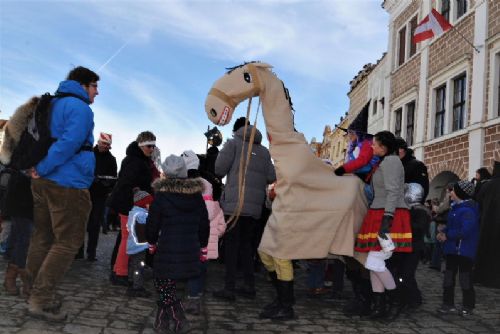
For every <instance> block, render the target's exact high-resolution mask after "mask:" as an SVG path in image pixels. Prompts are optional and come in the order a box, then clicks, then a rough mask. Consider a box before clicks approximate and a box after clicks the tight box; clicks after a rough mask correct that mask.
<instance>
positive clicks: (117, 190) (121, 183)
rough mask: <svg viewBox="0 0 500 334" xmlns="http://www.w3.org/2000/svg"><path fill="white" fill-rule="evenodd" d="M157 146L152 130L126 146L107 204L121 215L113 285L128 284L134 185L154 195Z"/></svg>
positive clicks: (113, 258)
mask: <svg viewBox="0 0 500 334" xmlns="http://www.w3.org/2000/svg"><path fill="white" fill-rule="evenodd" d="M155 147H156V137H155V135H154V134H153V133H151V132H149V131H145V132H141V133H140V134H139V136H137V139H136V141H133V142H132V143H130V145H129V146H128V147H127V156H126V157H125V159H123V161H122V164H121V168H120V173H119V174H118V181H117V182H116V185H115V187H114V188H113V191H112V192H111V195H110V198H109V202H108V206H109V207H110V208H111V209H113V210H114V211H115V212H117V213H119V215H120V240H118V239H117V242H116V244H115V251H116V252H115V251H113V253H114V254H116V261H114V260H115V256H114V255H113V256H112V259H111V263H112V266H113V273H112V275H111V281H112V283H113V284H118V285H125V286H127V285H128V278H127V277H128V256H127V252H126V249H127V238H128V231H127V220H128V213H129V212H130V210H131V209H132V207H133V206H134V189H135V188H139V189H140V190H143V191H146V192H148V193H150V194H152V189H151V183H152V181H153V170H152V168H153V167H154V164H153V161H152V160H151V156H152V154H153V151H154V149H155ZM118 245H119V246H118ZM113 261H114V265H113Z"/></svg>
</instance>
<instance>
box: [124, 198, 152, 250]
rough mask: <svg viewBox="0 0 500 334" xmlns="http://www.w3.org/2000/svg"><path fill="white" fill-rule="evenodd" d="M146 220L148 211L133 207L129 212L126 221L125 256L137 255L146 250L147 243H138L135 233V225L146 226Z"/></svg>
mask: <svg viewBox="0 0 500 334" xmlns="http://www.w3.org/2000/svg"><path fill="white" fill-rule="evenodd" d="M147 218H148V210H146V209H144V208H141V207H139V206H135V205H134V207H133V208H132V210H130V213H129V214H128V220H127V229H128V239H127V254H129V255H130V254H137V253H140V252H142V251H145V250H146V249H148V243H147V242H139V239H138V237H137V235H136V233H135V224H143V225H145V224H146V219H147Z"/></svg>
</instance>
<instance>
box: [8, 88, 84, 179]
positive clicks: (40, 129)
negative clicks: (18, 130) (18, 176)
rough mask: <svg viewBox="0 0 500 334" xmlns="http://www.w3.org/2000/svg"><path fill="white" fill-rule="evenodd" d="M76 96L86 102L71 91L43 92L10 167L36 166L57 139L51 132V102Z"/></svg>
mask: <svg viewBox="0 0 500 334" xmlns="http://www.w3.org/2000/svg"><path fill="white" fill-rule="evenodd" d="M68 96H72V97H76V98H78V99H80V100H82V101H84V102H86V101H85V100H83V98H82V97H80V96H78V95H75V94H70V93H56V95H50V94H49V93H45V94H43V95H42V96H41V97H40V99H39V100H38V103H37V106H36V108H35V111H34V112H33V115H31V117H30V118H29V119H28V125H27V126H26V128H25V129H24V131H23V133H22V134H21V138H20V140H19V143H18V144H17V146H16V148H15V149H14V151H13V152H12V158H11V163H10V165H9V167H11V168H13V169H16V170H23V169H28V168H31V167H33V166H36V165H37V164H38V163H39V162H40V161H41V160H42V159H43V158H44V157H45V156H46V155H47V153H48V152H49V148H50V146H51V145H52V144H53V143H54V142H55V141H56V139H54V138H52V136H51V133H50V116H51V112H52V108H51V102H52V99H54V98H63V97H68Z"/></svg>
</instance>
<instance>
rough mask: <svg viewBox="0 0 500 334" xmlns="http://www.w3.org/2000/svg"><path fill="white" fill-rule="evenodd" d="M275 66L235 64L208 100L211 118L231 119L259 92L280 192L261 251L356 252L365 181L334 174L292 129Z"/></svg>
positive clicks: (295, 254) (304, 255) (285, 255)
mask: <svg viewBox="0 0 500 334" xmlns="http://www.w3.org/2000/svg"><path fill="white" fill-rule="evenodd" d="M271 68H272V66H270V65H268V64H265V63H259V62H252V63H245V64H243V65H241V66H237V67H234V68H232V69H230V70H229V72H227V73H226V74H225V75H224V76H222V77H221V78H220V79H218V80H217V81H216V82H215V83H214V84H213V86H212V89H211V90H210V92H209V93H208V96H207V98H206V101H205V111H206V113H207V114H208V117H209V119H210V120H211V121H212V122H213V123H215V124H217V125H221V126H222V125H226V124H228V123H229V122H230V121H231V118H232V115H233V112H234V110H235V108H236V106H237V105H238V104H239V103H240V102H242V101H244V100H246V99H249V98H252V97H255V96H259V97H260V102H261V104H262V112H263V116H264V121H265V125H266V130H267V135H268V139H269V143H270V153H271V157H272V158H273V160H274V163H275V168H276V176H277V183H276V187H275V192H276V197H275V199H274V202H273V206H272V213H271V216H270V217H269V220H268V222H267V225H266V228H265V230H264V234H263V236H262V241H261V243H260V246H259V252H263V253H266V254H269V255H270V256H272V257H275V258H278V259H314V258H325V257H327V255H328V254H329V253H330V254H337V255H346V256H354V257H355V258H357V259H358V260H359V261H360V262H362V263H364V259H365V256H366V254H358V253H355V252H354V242H355V239H356V235H357V233H358V231H359V228H360V226H361V224H362V222H363V218H364V216H365V213H366V211H367V202H366V198H365V196H364V193H363V182H362V181H361V180H360V179H359V178H358V177H356V176H352V175H346V176H342V177H339V176H336V175H335V174H334V173H333V168H332V167H331V166H329V165H327V164H325V163H324V162H323V161H322V160H321V159H319V158H317V157H316V156H315V155H314V154H313V152H312V151H311V149H310V147H309V145H308V143H307V141H306V139H305V137H304V135H303V134H302V133H299V132H297V131H296V130H295V129H294V124H293V114H292V105H291V100H290V96H289V94H288V90H287V89H286V88H285V86H284V84H283V82H282V81H281V80H280V79H279V78H278V77H277V76H276V75H275V74H274V73H273V72H272V71H271Z"/></svg>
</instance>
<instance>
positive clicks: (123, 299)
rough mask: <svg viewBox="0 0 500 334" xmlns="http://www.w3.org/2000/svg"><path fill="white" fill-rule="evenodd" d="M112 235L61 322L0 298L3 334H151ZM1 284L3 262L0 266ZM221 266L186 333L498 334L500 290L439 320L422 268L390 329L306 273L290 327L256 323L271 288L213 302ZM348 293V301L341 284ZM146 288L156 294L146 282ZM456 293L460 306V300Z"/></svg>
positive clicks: (434, 290) (67, 299) (67, 293)
mask: <svg viewBox="0 0 500 334" xmlns="http://www.w3.org/2000/svg"><path fill="white" fill-rule="evenodd" d="M115 236H116V233H110V234H108V235H102V234H101V240H100V242H99V248H100V249H99V254H98V259H99V261H98V262H94V263H90V262H87V261H85V260H78V261H75V262H74V264H73V266H72V268H71V270H70V271H69V272H68V273H67V275H66V276H65V279H64V281H63V283H62V284H61V286H60V288H59V290H58V293H59V294H60V295H61V297H62V300H63V309H64V310H65V311H67V312H68V313H69V317H68V319H67V321H66V322H65V323H59V324H58V323H48V322H45V321H40V320H36V319H32V318H30V317H29V316H27V315H26V309H27V304H26V303H25V301H24V300H22V299H21V298H19V297H10V296H6V295H5V294H4V293H3V291H2V294H1V296H0V333H18V334H49V333H75V334H77V333H78V334H80V333H82V334H87V333H89V334H115V333H116V334H132V333H141V334H149V333H154V331H153V329H152V323H153V317H154V314H153V313H154V307H155V302H154V299H153V298H152V299H144V298H135V299H134V298H128V297H127V296H125V294H124V293H125V288H124V287H116V286H112V285H111V284H110V283H109V281H108V275H109V256H110V253H111V249H112V246H113V244H114V240H115ZM0 268H2V269H1V271H0V279H2V281H3V274H4V269H3V268H5V261H4V260H3V259H2V260H0ZM222 275H223V268H222V266H221V265H219V264H217V263H211V264H210V268H209V281H208V284H207V285H208V288H207V290H208V291H207V293H206V298H205V301H204V305H203V311H202V315H201V316H199V317H190V319H191V320H192V329H193V330H192V331H191V333H214V334H224V333H259V334H271V333H401V334H406V333H500V290H494V289H486V288H482V287H477V289H476V293H477V308H476V310H475V314H474V315H473V316H470V317H468V318H462V317H459V316H458V315H448V316H441V315H437V314H436V312H435V310H436V308H437V307H438V306H439V303H440V296H441V274H439V273H437V272H435V271H430V270H428V269H427V268H425V266H422V268H421V269H419V272H418V281H419V284H420V287H421V289H422V291H423V294H424V298H425V300H424V305H422V307H421V308H420V309H418V310H417V311H414V313H412V314H404V315H402V316H401V317H400V318H399V319H398V320H397V321H395V322H393V323H391V324H384V323H380V322H373V321H370V320H367V319H362V318H359V317H354V318H349V317H346V316H344V315H343V314H342V312H341V311H340V310H341V308H342V306H343V304H344V303H345V302H328V301H325V300H321V299H307V298H306V289H305V285H304V283H305V270H303V269H298V270H297V273H296V299H297V303H296V305H295V311H296V313H297V315H298V318H297V319H295V320H292V321H282V322H277V321H275V322H272V321H270V320H260V319H259V318H258V316H257V315H258V313H259V311H260V308H261V307H262V305H264V304H265V303H267V302H269V301H270V299H271V298H272V289H271V287H270V284H269V283H267V282H266V280H265V278H264V273H263V272H261V273H259V274H257V288H258V295H257V298H256V299H255V300H246V299H237V301H236V302H234V303H226V302H221V301H217V300H214V299H213V297H212V294H211V292H212V291H214V290H216V289H219V288H221V287H222ZM346 286H347V289H346V290H347V291H346V295H348V296H349V295H350V290H349V284H346ZM147 287H148V289H150V290H151V291H153V286H152V283H151V282H150V281H149V282H148V285H147ZM460 299H461V296H460V292H459V290H458V289H457V300H460Z"/></svg>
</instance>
